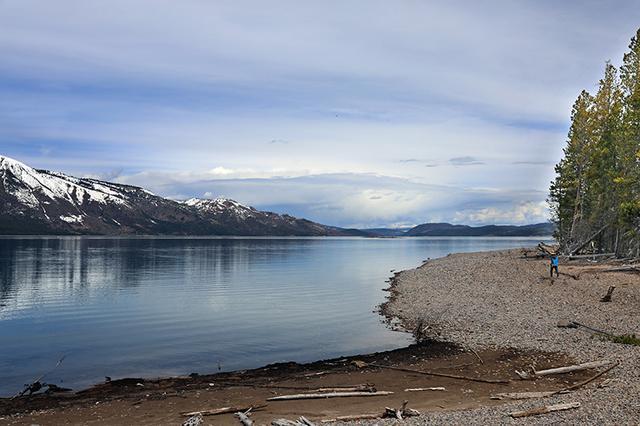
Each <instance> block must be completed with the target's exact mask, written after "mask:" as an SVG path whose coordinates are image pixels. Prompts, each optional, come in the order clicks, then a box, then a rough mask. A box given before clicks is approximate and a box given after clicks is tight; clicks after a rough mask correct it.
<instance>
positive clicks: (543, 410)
mask: <svg viewBox="0 0 640 426" xmlns="http://www.w3.org/2000/svg"><path fill="white" fill-rule="evenodd" d="M579 407H580V403H579V402H570V403H567V404H555V405H545V406H542V407H537V408H533V409H531V410H524V411H514V412H511V413H509V415H510V416H511V417H513V418H519V417H529V416H537V415H540V414H547V413H553V412H554V411H564V410H571V409H574V408H579Z"/></svg>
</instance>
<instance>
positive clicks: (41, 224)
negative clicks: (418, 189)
mask: <svg viewBox="0 0 640 426" xmlns="http://www.w3.org/2000/svg"><path fill="white" fill-rule="evenodd" d="M0 205H1V206H2V209H1V210H0V234H5V235H6V234H54V235H82V234H97V235H129V234H140V235H240V236H241V235H256V236H268V235H276V236H287V235H298V236H349V235H357V236H365V235H368V234H366V233H364V232H362V231H358V230H348V229H342V228H337V227H333V226H326V225H321V224H319V223H315V222H312V221H309V220H306V219H298V218H295V217H293V216H289V215H286V214H282V215H281V214H277V213H271V212H263V211H259V210H256V209H254V208H253V207H247V206H244V205H242V204H240V203H238V202H236V201H233V200H229V199H225V198H217V199H213V200H200V199H190V200H187V201H183V202H180V201H174V200H170V199H167V198H163V197H159V196H157V195H155V194H153V193H151V192H149V191H147V190H145V189H143V188H139V187H136V186H131V185H123V184H119V183H111V182H105V181H101V180H97V179H89V178H76V177H72V176H67V175H65V174H63V173H58V172H51V171H48V170H36V169H34V168H31V167H29V166H27V165H25V164H23V163H21V162H19V161H16V160H13V159H11V158H8V157H3V156H0Z"/></svg>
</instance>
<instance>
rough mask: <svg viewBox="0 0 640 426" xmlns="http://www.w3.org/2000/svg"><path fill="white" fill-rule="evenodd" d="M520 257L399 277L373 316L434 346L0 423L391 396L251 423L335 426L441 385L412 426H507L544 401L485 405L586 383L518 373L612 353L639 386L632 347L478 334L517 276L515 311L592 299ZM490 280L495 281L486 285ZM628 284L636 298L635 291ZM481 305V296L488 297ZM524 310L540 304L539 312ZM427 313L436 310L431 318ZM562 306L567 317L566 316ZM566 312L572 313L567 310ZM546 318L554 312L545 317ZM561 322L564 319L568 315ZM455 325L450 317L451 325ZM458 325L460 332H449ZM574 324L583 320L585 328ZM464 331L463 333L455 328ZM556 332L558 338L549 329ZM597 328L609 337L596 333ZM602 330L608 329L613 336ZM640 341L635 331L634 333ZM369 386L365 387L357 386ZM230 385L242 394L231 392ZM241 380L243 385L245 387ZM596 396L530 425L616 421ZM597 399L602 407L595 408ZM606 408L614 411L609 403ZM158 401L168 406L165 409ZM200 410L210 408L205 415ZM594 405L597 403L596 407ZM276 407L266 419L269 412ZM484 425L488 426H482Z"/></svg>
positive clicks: (52, 399)
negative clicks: (303, 395) (325, 424)
mask: <svg viewBox="0 0 640 426" xmlns="http://www.w3.org/2000/svg"><path fill="white" fill-rule="evenodd" d="M518 254H519V250H503V251H497V252H496V251H494V252H479V253H462V254H452V255H448V256H446V257H442V258H438V259H434V260H429V261H426V262H425V263H423V264H422V265H420V266H418V267H417V268H414V269H409V270H405V271H401V272H396V273H395V274H394V276H393V277H391V279H390V283H389V288H388V289H386V290H387V291H388V292H389V294H388V298H387V301H385V302H384V303H383V304H381V305H380V306H379V312H380V314H381V315H382V316H383V317H384V318H385V319H386V321H387V323H388V324H389V325H390V326H391V327H398V326H400V327H402V328H403V329H404V330H405V331H406V330H412V329H413V328H414V327H415V325H416V324H417V323H418V322H420V321H422V323H423V325H426V327H425V330H423V331H424V332H425V334H426V335H427V336H428V337H429V338H432V339H433V338H436V339H437V341H433V340H431V341H428V342H427V343H426V344H423V345H411V346H409V347H405V348H401V349H397V350H392V351H387V352H379V353H374V354H366V355H357V356H349V357H342V358H336V359H331V360H320V361H316V362H312V363H308V364H297V363H281V364H272V365H268V366H264V367H261V368H257V369H253V370H246V371H235V372H226V373H218V374H211V375H191V376H188V377H167V378H160V379H155V380H145V379H137V378H130V379H123V380H114V381H112V382H110V383H105V384H98V385H96V386H93V387H91V388H88V389H85V390H82V391H79V392H75V393H73V394H66V395H64V394H57V395H53V396H44V395H43V396H34V397H32V398H27V397H25V398H19V399H17V400H15V401H10V400H8V399H6V398H5V399H0V422H7V423H6V424H32V423H44V424H48V423H52V422H53V423H59V422H67V423H71V424H77V423H82V422H83V421H85V419H86V418H87V417H83V416H90V415H93V416H95V415H98V417H99V418H100V419H102V421H101V422H99V421H98V422H94V423H97V424H120V423H119V421H118V420H114V418H113V416H115V415H118V416H124V417H122V418H120V422H122V424H126V423H127V422H130V421H134V419H135V422H136V424H165V422H166V423H173V424H178V423H177V422H178V421H180V419H181V417H180V415H179V413H180V410H182V411H190V410H191V411H195V410H199V409H206V408H215V407H216V406H218V407H222V406H225V405H234V404H235V403H238V401H245V402H246V401H247V398H248V399H251V400H252V402H251V404H252V405H258V403H259V402H260V401H264V399H266V397H268V396H269V395H272V394H283V393H287V391H285V389H286V388H289V389H291V390H289V391H288V392H289V393H292V391H293V389H298V390H297V391H294V392H293V393H298V392H300V391H301V389H306V390H312V389H314V388H319V387H326V386H344V385H355V384H361V383H373V384H374V385H375V386H376V388H377V389H378V390H389V389H393V390H394V391H395V395H392V396H390V397H386V398H381V399H377V398H345V399H342V398H338V399H336V400H330V402H329V403H327V402H326V401H322V400H320V401H318V402H314V403H310V402H305V401H290V402H287V403H280V404H270V405H269V408H268V409H267V410H266V412H262V413H258V412H257V413H256V414H255V420H256V421H257V422H258V423H261V422H263V421H264V422H266V423H265V424H268V422H269V421H270V420H269V416H271V417H270V418H271V419H273V418H281V417H285V418H286V417H287V416H288V418H297V417H299V416H300V415H305V416H307V417H309V418H311V419H312V420H313V419H315V420H320V419H326V418H331V417H332V416H333V417H337V416H339V415H353V414H362V413H364V411H362V410H368V411H369V412H371V411H372V410H373V411H376V410H378V409H379V408H380V407H382V406H384V405H385V404H386V405H388V406H395V405H398V403H399V402H401V401H402V399H404V398H406V397H407V394H404V393H403V392H402V391H403V390H404V389H403V388H404V387H406V388H410V387H421V386H425V385H428V386H435V385H444V387H446V388H447V390H448V391H447V392H446V393H445V394H443V395H434V394H433V393H424V392H420V393H419V394H411V395H409V399H410V401H411V407H412V408H418V409H420V410H421V411H422V412H423V415H422V416H421V417H419V418H416V419H414V420H411V422H414V423H415V424H423V423H424V422H431V421H433V422H435V423H442V424H447V423H462V422H467V423H470V424H476V423H483V422H491V423H496V422H497V423H503V422H505V416H504V415H505V412H506V411H509V410H513V409H521V408H529V407H531V406H535V405H536V404H538V405H539V404H541V403H542V402H543V401H529V402H525V403H522V402H515V403H513V402H512V403H505V401H495V400H492V399H491V396H492V395H493V394H494V393H496V392H513V391H523V390H525V391H530V390H557V389H559V388H562V387H563V386H565V387H566V386H569V385H571V384H572V383H576V381H579V380H582V379H585V378H587V377H589V376H591V375H592V374H593V372H589V371H585V372H578V373H571V374H568V375H562V376H563V377H554V378H550V379H545V380H536V381H535V382H532V381H521V380H518V378H517V376H516V375H515V370H516V369H521V368H525V367H526V366H528V365H530V364H535V365H536V367H537V368H550V367H554V366H560V365H569V364H570V363H573V362H575V361H592V360H594V359H595V358H594V356H595V355H598V356H600V355H602V354H608V355H611V352H612V351H613V352H615V353H616V357H614V358H615V359H619V360H622V361H623V364H622V365H621V366H620V367H618V368H616V369H614V370H613V371H612V372H610V373H608V374H607V375H606V377H612V376H613V377H614V381H615V380H619V378H620V377H621V376H624V375H625V374H626V375H629V374H632V376H629V377H633V374H635V377H637V376H638V373H637V372H631V373H630V371H629V369H630V368H631V365H630V364H633V363H634V362H636V363H637V362H638V360H640V350H639V349H640V348H639V347H628V346H627V345H619V344H614V343H611V342H600V341H593V339H590V340H588V341H587V343H590V344H589V345H587V346H594V345H595V346H596V347H597V350H596V351H595V352H593V351H588V353H584V349H583V348H582V346H580V345H584V344H585V342H584V339H582V338H581V337H580V336H581V335H582V334H584V335H586V334H587V333H584V332H583V331H580V330H561V331H560V333H561V334H562V336H563V337H564V338H572V339H573V340H575V339H576V336H577V339H578V340H577V343H576V342H574V343H575V344H578V346H577V347H578V348H582V349H579V350H574V349H575V348H573V347H572V348H568V347H567V345H566V344H565V345H561V346H562V347H560V348H558V346H557V345H554V344H552V343H553V341H549V342H545V341H538V340H537V339H539V338H540V337H539V336H537V337H536V334H535V332H533V334H532V333H525V335H526V336H527V337H528V338H529V339H528V340H527V339H525V341H523V340H522V339H521V338H520V337H521V336H515V338H512V339H506V340H505V339H502V338H501V337H500V336H501V335H503V334H504V333H499V332H496V330H490V331H487V330H484V331H483V330H482V329H483V328H484V329H486V328H487V325H488V326H489V328H492V327H493V326H495V324H493V323H492V319H491V318H485V317H484V316H483V311H481V310H479V308H487V307H488V306H489V305H491V309H494V310H496V309H497V310H500V307H502V308H504V307H508V306H509V303H504V302H508V301H509V300H510V299H509V297H510V296H513V295H510V294H508V293H509V292H508V291H507V292H505V289H506V287H503V286H502V287H501V285H502V284H504V281H507V282H509V283H510V284H511V285H514V283H513V282H514V279H515V278H518V277H517V276H516V277H514V276H513V273H517V272H518V271H519V272H520V274H521V275H522V276H520V278H518V279H515V281H518V282H519V283H518V284H516V285H515V290H516V293H514V294H517V296H518V297H517V298H516V300H517V299H519V298H521V296H522V295H526V292H524V293H523V288H527V287H528V288H530V289H531V288H533V289H534V290H535V291H534V294H535V293H536V292H540V290H544V292H549V293H550V294H552V297H556V296H554V294H555V293H554V292H557V291H558V290H559V289H565V290H566V288H565V287H567V286H574V287H575V285H576V284H577V283H579V284H581V285H585V287H587V289H588V287H589V283H590V282H591V281H593V280H594V279H595V278H594V277H598V274H593V275H591V274H589V275H588V276H585V278H583V279H581V280H575V279H573V278H571V277H569V276H562V277H561V278H560V279H558V280H555V281H554V282H553V283H551V281H550V280H549V279H548V278H546V279H545V275H544V273H545V272H546V267H545V265H546V263H545V261H544V260H535V259H526V260H525V259H520V258H519V256H518ZM496 257H497V258H498V259H499V262H498V265H495V264H494V263H495V259H494V258H496ZM487 266H488V267H487ZM518 268H520V269H518ZM571 268H573V269H571ZM580 268H585V267H584V266H581V265H578V264H576V266H567V267H566V270H575V269H580ZM563 269H564V266H563ZM487 271H488V272H487ZM574 272H575V271H574ZM541 273H542V275H541ZM487 274H489V275H487ZM492 274H494V275H495V276H492ZM618 275H620V274H618V273H615V274H608V276H606V277H604V278H602V279H601V278H600V277H598V278H597V279H598V280H599V281H600V280H601V281H602V282H598V283H597V286H596V287H597V289H595V291H594V290H593V289H591V290H592V291H591V292H589V291H585V290H586V289H582V291H581V292H580V293H579V296H580V297H585V298H586V299H585V300H587V301H588V302H589V303H588V304H589V305H590V306H592V305H593V303H592V296H593V294H599V295H600V296H601V295H602V294H604V292H601V289H600V288H601V287H603V286H604V287H606V284H607V282H608V280H610V279H611V278H612V277H614V278H616V279H618V278H617V276H618ZM623 275H624V278H626V279H627V281H629V283H627V284H626V285H624V286H620V284H619V287H618V288H619V289H620V290H619V292H618V293H617V294H615V295H614V303H612V304H607V306H608V307H614V309H613V310H614V311H615V306H616V305H617V304H620V302H621V300H622V301H623V302H624V300H625V299H623V298H624V297H625V295H624V294H620V293H623V292H627V291H629V286H631V289H632V290H633V291H637V290H638V285H637V284H638V282H637V279H636V277H634V276H630V275H626V274H623ZM574 281H575V282H574ZM473 283H475V285H476V286H477V285H480V286H482V287H481V288H482V289H484V291H485V292H488V293H487V294H491V292H492V291H494V290H496V289H498V290H500V291H499V293H505V294H499V295H500V296H504V298H503V300H500V302H501V303H495V301H494V300H492V299H491V298H490V297H489V298H487V297H473V296H476V293H475V292H474V291H470V290H473V289H474V285H471V287H470V288H467V287H468V286H469V285H470V284H473ZM634 283H635V289H634V287H633V285H634ZM496 286H497V287H496ZM561 286H564V287H561ZM454 289H455V290H458V292H454V291H453V290H454ZM476 290H477V289H476ZM460 292H462V294H463V296H464V295H465V293H466V296H467V300H466V303H460V302H461V300H464V298H463V297H461V295H460V294H459V293H460ZM454 293H455V294H454ZM480 293H482V292H480ZM600 293H602V294H600ZM480 295H482V294H480ZM634 295H635V296H634V297H637V298H634V297H632V298H631V302H633V301H636V300H637V301H640V293H634ZM483 296H486V294H485V295H483ZM493 296H495V294H493ZM425 300H427V301H425ZM452 301H453V303H452ZM511 302H513V300H511ZM530 302H531V303H534V304H535V302H539V300H537V301H536V300H533V301H530ZM598 303H599V302H598ZM483 304H484V305H483ZM487 304H489V305H487ZM434 306H436V307H439V308H438V309H432V308H433V307H434ZM563 306H564V307H565V308H566V306H567V305H563ZM596 306H598V305H596ZM636 306H637V305H636ZM529 308H530V307H529ZM485 310H486V309H485ZM520 310H521V311H523V312H520V313H521V314H522V313H524V314H530V313H531V311H530V310H526V307H522V309H520ZM565 311H567V310H566V309H565ZM425 312H428V314H425ZM549 312H552V310H551V311H549ZM511 313H513V312H511ZM566 313H567V312H563V315H564V314H566ZM616 313H617V311H616ZM521 316H522V315H521ZM525 316H526V315H525ZM556 316H557V315H556ZM565 316H566V315H565ZM451 317H453V320H452V318H451ZM456 317H457V318H458V319H461V321H455V318H456ZM493 317H494V320H495V319H496V318H498V319H499V317H500V315H493ZM507 318H508V320H509V321H512V322H511V323H510V325H511V326H512V327H513V326H514V325H517V324H518V322H517V321H515V322H514V321H513V318H512V317H511V316H507ZM521 319H522V318H521ZM577 319H578V320H580V319H582V318H577ZM635 319H636V320H637V315H635ZM537 321H539V320H537ZM583 321H586V320H583ZM625 321H626V322H628V321H629V319H628V317H626V316H625V318H624V321H622V322H621V324H624V323H625ZM525 323H526V321H525ZM587 323H588V322H587ZM461 324H466V325H465V326H463V327H461V326H460V325H461ZM470 324H471V325H470ZM498 325H499V324H498ZM553 325H554V326H555V322H554V324H553ZM592 325H594V324H592ZM595 325H596V326H601V327H604V328H606V327H605V326H603V325H601V324H595ZM606 325H607V326H608V325H609V324H606ZM545 327H546V328H545V337H544V339H545V340H546V339H547V337H546V334H547V333H548V332H550V331H551V332H557V330H560V329H557V327H555V328H556V329H557V330H550V329H549V322H548V321H547V322H546V323H545ZM610 329H611V330H613V331H616V332H621V331H622V329H620V328H610ZM638 329H640V326H639V327H638ZM538 331H539V330H538ZM556 334H557V333H556ZM582 337H584V336H582ZM534 342H535V343H534ZM565 343H566V342H565ZM612 345H613V346H612ZM567 349H568V350H567ZM592 349H593V348H592ZM620 351H622V353H620ZM474 352H475V353H474ZM625 356H626V358H627V359H626V363H625V362H624V361H625V359H624V358H625ZM356 360H367V362H373V363H376V364H385V365H393V366H396V367H400V368H407V367H408V368H411V369H416V368H418V369H422V370H432V369H433V368H434V366H435V368H436V370H437V371H442V372H446V373H454V374H456V375H466V376H476V377H479V376H482V377H494V378H496V377H497V378H502V379H509V380H511V382H510V383H509V384H508V385H484V386H477V384H473V383H470V382H465V381H463V382H460V381H459V380H455V379H445V378H436V379H435V380H434V378H433V377H428V378H425V377H424V376H419V375H418V376H416V375H415V374H407V373H398V372H397V371H391V370H386V369H381V368H373V367H366V368H358V367H357V366H354V364H353V361H356ZM479 360H480V361H482V363H480V362H479ZM485 363H486V364H485ZM317 373H322V374H317ZM365 378H366V379H367V380H370V382H367V381H365V380H363V379H365ZM229 380H231V381H237V382H236V383H235V384H229V383H228V381H229ZM247 380H248V381H249V382H250V383H247ZM601 380H602V379H601ZM256 381H257V382H256ZM633 381H638V382H640V380H638V379H637V378H636V379H632V378H629V379H627V380H626V382H627V385H628V386H637V385H634V384H633V383H631V382H633ZM225 382H226V383H225ZM597 383H598V382H594V385H597ZM139 384H141V385H142V386H140V385H139ZM212 384H213V385H212ZM269 388H270V389H269ZM603 389H604V391H605V392H611V393H613V394H614V395H616V397H617V398H620V392H622V395H623V397H624V395H625V394H626V393H627V392H628V390H627V388H625V387H624V386H623V387H622V389H621V390H620V389H618V387H617V386H615V385H610V386H609V387H607V388H603ZM635 389H637V387H635ZM593 392H594V390H593V389H591V387H590V388H589V389H586V388H585V390H580V391H578V392H572V393H571V394H570V397H571V398H572V400H573V399H575V397H577V396H580V400H581V401H584V403H583V407H582V408H581V409H579V410H574V411H575V412H570V413H560V414H549V415H545V416H542V418H540V419H537V420H540V421H543V422H549V421H551V420H553V421H567V422H572V421H574V420H576V419H580V421H582V420H584V421H596V422H601V423H605V424H606V423H607V421H608V420H609V421H611V419H610V417H607V415H606V414H604V413H606V411H600V410H595V411H593V410H590V409H589V408H587V407H588V406H589V404H593V403H594V401H593V400H592V399H593V398H591V399H590V394H591V393H593ZM599 392H602V390H598V392H596V393H599ZM636 395H637V394H636ZM598 398H602V397H601V396H598ZM636 399H637V396H636ZM357 400H366V401H364V402H361V401H357ZM372 400H376V401H372ZM548 400H553V401H555V400H557V401H561V402H566V401H567V397H565V396H554V397H552V398H545V399H544V401H545V402H546V401H548ZM608 400H609V402H608V403H609V404H610V403H611V401H610V400H611V398H609V399H608ZM163 401H171V402H170V403H163ZM204 401H207V402H206V403H204V404H203V402H204ZM595 401H596V402H597V398H596V400H595ZM246 403H248V402H246ZM203 405H204V406H203ZM274 405H276V406H274ZM272 406H273V408H271V407H272ZM96 407H99V408H96ZM617 408H618V410H619V412H618V413H616V416H617V417H616V418H617V419H618V420H619V421H622V422H623V423H624V422H625V421H626V422H628V421H630V420H631V419H633V418H637V416H638V415H640V403H638V405H631V406H626V408H625V407H624V406H621V404H618V405H617ZM158 410H160V411H163V412H164V413H163V414H164V415H165V417H164V418H158ZM359 410H360V411H359ZM602 410H604V408H602ZM636 410H637V411H636ZM96 413H98V414H96ZM100 413H102V414H100ZM583 414H584V415H585V417H573V416H576V415H577V416H582V415H583ZM110 416H111V417H110ZM89 418H91V417H89ZM170 419H171V420H170ZM205 419H209V418H205ZM480 419H483V420H482V421H481V420H480ZM537 420H536V419H535V418H532V419H531V420H525V421H532V422H535V421H537ZM519 422H522V420H519ZM377 423H380V421H377ZM209 424H237V419H235V418H234V417H233V416H232V415H225V416H218V417H215V421H214V422H213V423H209Z"/></svg>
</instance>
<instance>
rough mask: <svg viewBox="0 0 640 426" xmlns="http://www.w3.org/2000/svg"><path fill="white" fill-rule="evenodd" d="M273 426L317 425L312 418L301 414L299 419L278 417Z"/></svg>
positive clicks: (272, 423)
mask: <svg viewBox="0 0 640 426" xmlns="http://www.w3.org/2000/svg"><path fill="white" fill-rule="evenodd" d="M271 425H272V426H315V423H313V422H312V421H311V420H309V419H307V418H306V417H304V416H300V417H299V418H298V420H287V419H277V420H274V421H272V422H271Z"/></svg>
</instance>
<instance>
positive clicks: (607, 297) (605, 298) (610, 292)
mask: <svg viewBox="0 0 640 426" xmlns="http://www.w3.org/2000/svg"><path fill="white" fill-rule="evenodd" d="M615 289H616V286H615V285H610V286H609V289H608V290H607V294H605V295H604V296H602V299H600V301H601V302H611V296H612V295H613V290H615Z"/></svg>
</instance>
